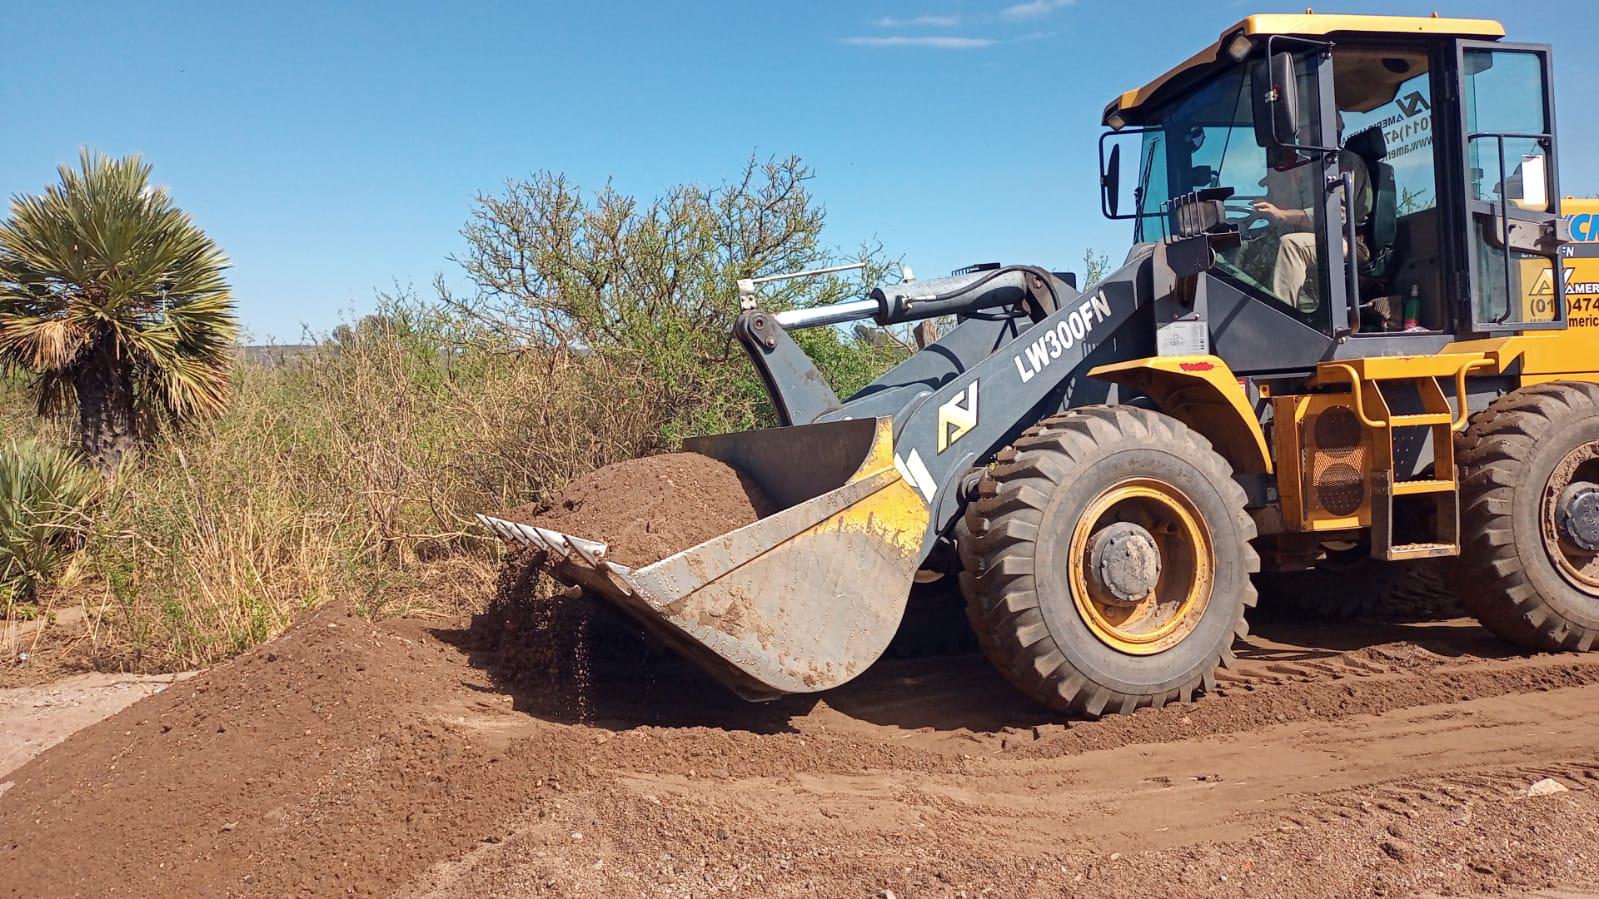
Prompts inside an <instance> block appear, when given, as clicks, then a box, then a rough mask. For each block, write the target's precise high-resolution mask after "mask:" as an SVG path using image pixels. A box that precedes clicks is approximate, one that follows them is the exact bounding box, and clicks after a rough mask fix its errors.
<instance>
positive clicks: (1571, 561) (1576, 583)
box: [1541, 443, 1599, 596]
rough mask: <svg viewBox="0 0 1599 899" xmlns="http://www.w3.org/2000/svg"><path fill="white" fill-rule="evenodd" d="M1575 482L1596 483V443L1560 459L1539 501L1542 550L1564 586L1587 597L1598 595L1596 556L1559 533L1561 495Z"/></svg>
mask: <svg viewBox="0 0 1599 899" xmlns="http://www.w3.org/2000/svg"><path fill="white" fill-rule="evenodd" d="M1576 482H1587V483H1595V482H1599V443H1587V444H1583V445H1581V446H1579V447H1577V448H1576V449H1573V450H1572V451H1571V452H1569V453H1567V454H1566V456H1565V458H1563V459H1561V460H1560V462H1559V464H1557V465H1556V466H1555V470H1554V472H1553V473H1551V474H1550V476H1549V483H1548V484H1547V485H1545V487H1544V494H1543V500H1542V503H1541V505H1542V510H1541V512H1542V516H1541V517H1542V524H1543V535H1542V536H1543V543H1544V549H1545V551H1546V552H1547V553H1548V555H1549V558H1550V560H1552V561H1553V562H1554V563H1555V567H1556V569H1558V570H1559V571H1560V573H1561V574H1562V575H1563V576H1564V577H1565V579H1566V581H1567V583H1569V584H1571V585H1572V586H1573V587H1576V588H1577V589H1578V590H1581V591H1583V592H1584V593H1587V594H1589V595H1590V596H1599V553H1593V552H1588V551H1586V550H1584V549H1583V548H1582V547H1580V546H1577V545H1575V544H1573V543H1571V542H1570V541H1568V540H1566V539H1565V538H1564V537H1563V536H1562V535H1561V533H1560V525H1559V523H1558V520H1557V519H1558V513H1559V506H1560V498H1561V494H1562V493H1564V492H1565V490H1566V488H1567V487H1570V486H1571V485H1572V484H1573V483H1576Z"/></svg>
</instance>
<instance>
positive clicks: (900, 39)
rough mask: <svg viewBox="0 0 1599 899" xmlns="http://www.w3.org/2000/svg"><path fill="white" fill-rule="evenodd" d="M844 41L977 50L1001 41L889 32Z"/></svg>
mask: <svg viewBox="0 0 1599 899" xmlns="http://www.w3.org/2000/svg"><path fill="white" fill-rule="evenodd" d="M843 40H844V43H846V44H855V45H856V46H860V47H931V48H933V49H936V50H976V49H979V48H982V47H992V46H994V45H995V44H997V43H999V41H996V40H994V39H993V38H991V37H955V36H953V35H909V34H888V35H882V36H879V37H847V38H844V39H843Z"/></svg>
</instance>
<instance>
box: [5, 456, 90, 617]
mask: <svg viewBox="0 0 1599 899" xmlns="http://www.w3.org/2000/svg"><path fill="white" fill-rule="evenodd" d="M99 486H100V479H99V477H97V476H96V475H95V474H94V473H93V472H92V471H90V470H89V469H87V468H85V467H84V466H83V464H82V463H81V462H80V461H79V460H78V459H77V457H76V456H75V455H73V454H72V453H70V452H67V451H66V450H62V449H59V448H57V447H56V446H53V445H51V444H48V443H42V442H39V441H35V440H16V439H14V438H13V439H11V440H8V441H6V443H4V444H0V608H3V609H4V611H5V613H6V617H10V615H11V614H12V613H13V611H14V609H15V607H16V606H17V605H18V604H20V603H27V602H31V601H33V599H34V598H35V597H36V596H37V594H38V592H39V590H40V588H42V587H45V586H47V585H49V584H50V583H52V582H53V581H54V580H55V578H56V577H58V576H59V575H60V574H61V572H62V570H63V569H64V568H65V566H66V565H67V562H68V560H69V559H70V558H71V556H72V554H73V553H74V552H75V551H76V549H77V547H78V546H79V545H80V543H81V542H82V536H83V533H84V531H85V527H84V525H85V522H86V521H87V511H88V507H89V504H90V503H91V502H92V501H93V500H94V498H95V494H96V493H97V491H98V489H99Z"/></svg>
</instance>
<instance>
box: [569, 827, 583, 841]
mask: <svg viewBox="0 0 1599 899" xmlns="http://www.w3.org/2000/svg"><path fill="white" fill-rule="evenodd" d="M572 842H574V843H581V842H583V834H581V833H579V832H578V831H575V830H574V831H572Z"/></svg>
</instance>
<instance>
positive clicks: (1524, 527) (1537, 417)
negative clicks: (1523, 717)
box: [1454, 381, 1599, 651]
mask: <svg viewBox="0 0 1599 899" xmlns="http://www.w3.org/2000/svg"><path fill="white" fill-rule="evenodd" d="M1459 447H1460V451H1459V465H1460V473H1461V487H1460V502H1461V537H1462V545H1461V553H1460V558H1459V559H1458V560H1456V564H1455V566H1454V568H1455V570H1454V581H1455V585H1456V589H1457V591H1458V592H1459V594H1460V600H1461V603H1462V604H1463V605H1465V607H1466V609H1467V611H1469V612H1470V613H1471V614H1473V615H1474V616H1476V618H1477V620H1478V621H1480V622H1482V624H1483V626H1484V627H1486V628H1488V629H1489V630H1491V631H1493V632H1494V633H1496V634H1498V635H1500V636H1502V637H1504V638H1506V639H1508V640H1511V641H1512V642H1515V643H1519V644H1521V645H1523V646H1529V647H1532V648H1535V649H1543V650H1565V649H1571V650H1579V651H1586V650H1588V649H1591V648H1592V647H1593V645H1594V643H1595V641H1596V639H1599V553H1596V552H1594V551H1592V550H1591V549H1584V548H1583V547H1581V546H1578V545H1574V544H1573V542H1572V540H1573V538H1572V537H1571V536H1570V535H1569V534H1568V533H1567V531H1568V529H1569V527H1570V526H1569V525H1567V524H1565V523H1563V521H1562V520H1561V517H1560V516H1561V513H1562V512H1563V511H1564V510H1565V509H1566V508H1568V506H1567V505H1566V504H1567V503H1568V502H1569V500H1568V499H1567V497H1568V496H1571V494H1570V493H1569V491H1572V490H1576V491H1578V492H1579V493H1580V492H1586V493H1587V494H1588V495H1587V496H1586V497H1583V498H1581V499H1580V501H1579V508H1581V509H1582V510H1583V511H1584V512H1586V516H1587V517H1586V521H1587V525H1586V528H1580V527H1579V530H1581V531H1583V532H1584V533H1581V534H1578V535H1577V536H1576V538H1575V539H1576V540H1577V541H1578V542H1589V543H1591V542H1592V539H1593V537H1595V536H1599V535H1596V534H1594V530H1593V529H1594V521H1595V519H1594V513H1595V512H1596V511H1599V384H1587V383H1576V382H1569V381H1563V382H1555V383H1549V384H1539V385H1535V386H1532V387H1524V388H1522V389H1520V390H1516V391H1512V392H1511V393H1508V394H1506V395H1504V396H1502V397H1500V398H1499V399H1498V400H1495V401H1494V402H1493V403H1492V404H1491V405H1490V406H1489V407H1488V408H1487V409H1486V410H1485V411H1484V412H1483V413H1481V414H1479V415H1478V416H1476V417H1475V418H1474V419H1473V422H1472V424H1471V426H1470V427H1469V428H1467V429H1466V433H1465V434H1464V435H1462V437H1461V439H1460V444H1459ZM1584 485H1586V486H1584Z"/></svg>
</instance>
